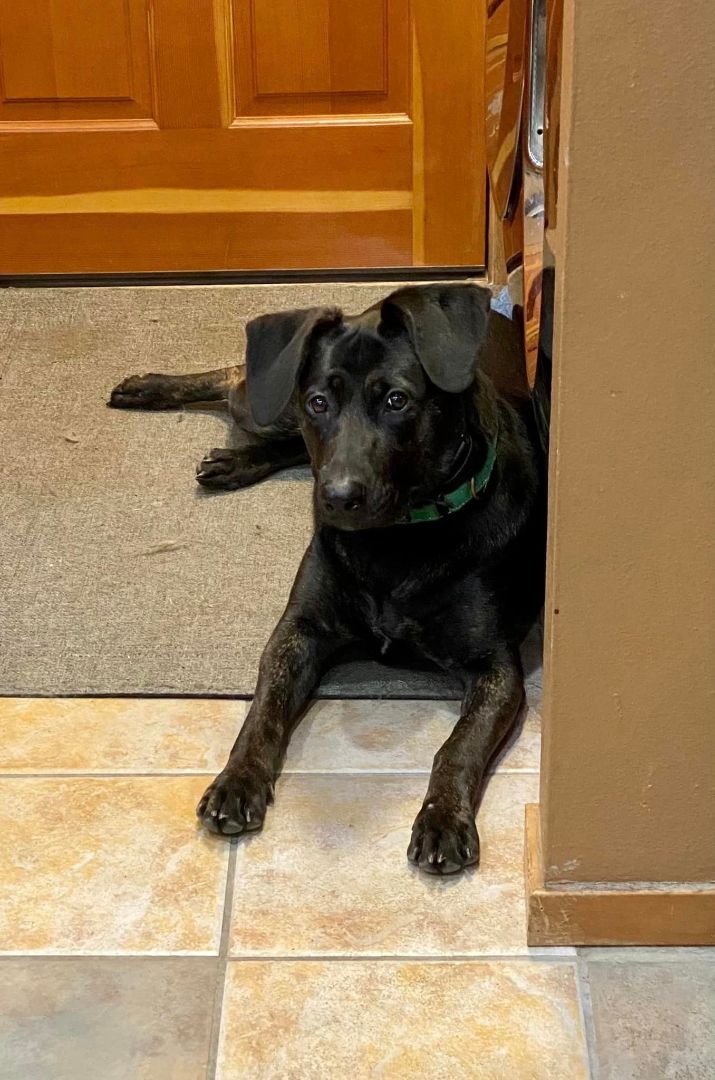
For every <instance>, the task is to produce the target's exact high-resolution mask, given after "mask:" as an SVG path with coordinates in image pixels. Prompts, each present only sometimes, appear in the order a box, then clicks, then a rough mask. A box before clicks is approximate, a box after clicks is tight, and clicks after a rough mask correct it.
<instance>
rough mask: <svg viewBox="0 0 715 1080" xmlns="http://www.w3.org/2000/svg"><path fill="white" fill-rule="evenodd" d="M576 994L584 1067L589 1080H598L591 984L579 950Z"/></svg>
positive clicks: (586, 965)
mask: <svg viewBox="0 0 715 1080" xmlns="http://www.w3.org/2000/svg"><path fill="white" fill-rule="evenodd" d="M576 993H577V996H578V1004H579V1011H580V1013H581V1023H582V1025H583V1040H584V1051H585V1057H586V1066H587V1068H588V1074H589V1076H590V1078H591V1080H599V1068H598V1053H597V1050H596V1029H595V1026H594V1020H593V1002H592V1000H591V982H590V979H589V976H588V964H587V962H586V960H585V958H584V957H583V956H582V955H581V953H580V952H579V950H578V949H577V950H576Z"/></svg>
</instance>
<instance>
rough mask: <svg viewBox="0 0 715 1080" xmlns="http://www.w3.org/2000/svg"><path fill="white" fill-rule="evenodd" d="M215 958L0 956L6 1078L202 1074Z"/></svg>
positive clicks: (147, 1078) (158, 1079)
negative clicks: (2, 957)
mask: <svg viewBox="0 0 715 1080" xmlns="http://www.w3.org/2000/svg"><path fill="white" fill-rule="evenodd" d="M217 968H218V961H217V960H211V959H206V958H202V957H193V958H191V959H179V958H173V957H172V958H170V959H168V958H167V959H158V958H151V959H133V960H127V959H104V960H99V959H88V958H87V959H81V960H75V959H63V960H50V959H45V958H42V959H39V958H37V959H32V960H26V959H12V960H7V959H6V960H2V961H0V1076H2V1078H3V1080H50V1078H51V1080H78V1077H82V1076H90V1075H91V1076H96V1077H101V1080H127V1078H129V1077H131V1078H132V1080H138V1078H141V1080H166V1078H168V1077H171V1080H199V1078H202V1077H204V1076H205V1075H206V1064H207V1059H208V1055H209V1043H210V1039H211V1023H212V1013H213V1003H214V993H215V984H216V978H217Z"/></svg>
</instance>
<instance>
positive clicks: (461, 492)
mask: <svg viewBox="0 0 715 1080" xmlns="http://www.w3.org/2000/svg"><path fill="white" fill-rule="evenodd" d="M496 459H497V440H496V438H494V439H492V440H491V441H490V442H489V444H488V446H487V456H486V458H485V459H484V464H483V465H482V467H481V469H480V470H479V472H478V473H477V474H476V476H473V477H472V478H471V480H465V481H464V483H463V484H460V485H459V487H457V488H455V489H454V490H453V491H448V492H447V493H446V494H445V495H440V496H438V498H437V499H435V500H434V502H426V503H422V504H421V505H420V506H413V507H411V508H410V509H409V510H408V511H407V514H408V516H407V518H406V520H405V521H404V522H403V524H405V525H410V524H412V523H413V522H415V523H416V522H420V521H439V520H440V519H441V518H443V517H447V515H448V514H453V513H454V511H455V510H461V509H462V507H463V506H466V505H467V503H468V502H471V500H472V499H476V497H477V496H478V495H479V494H480V492H482V491H484V489H485V487H486V486H487V484H488V483H489V479H490V477H491V475H492V471H493V469H494V462H495V461H496Z"/></svg>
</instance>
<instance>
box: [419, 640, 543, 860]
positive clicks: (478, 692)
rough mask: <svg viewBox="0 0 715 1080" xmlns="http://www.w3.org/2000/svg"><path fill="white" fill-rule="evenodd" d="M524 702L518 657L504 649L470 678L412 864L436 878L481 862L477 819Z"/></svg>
mask: <svg viewBox="0 0 715 1080" xmlns="http://www.w3.org/2000/svg"><path fill="white" fill-rule="evenodd" d="M523 700H524V682H523V677H522V671H521V663H520V660H519V657H518V655H516V654H515V653H513V652H512V651H511V650H509V649H506V648H505V649H504V650H502V651H500V652H499V654H498V655H496V656H495V657H494V658H493V659H492V661H491V663H490V664H489V666H488V667H486V668H484V669H483V670H481V671H480V672H479V673H475V674H474V675H473V676H471V677H470V681H469V685H468V689H467V692H466V694H465V697H464V701H463V702H462V711H461V715H460V717H459V720H458V721H457V724H456V726H455V728H454V731H453V732H452V734H451V735H450V737H449V738H448V739H447V741H446V743H445V744H444V746H442V747H441V749H440V750H439V751H438V752H437V754H436V756H435V759H434V764H433V767H432V774H431V776H430V782H429V788H428V790H427V795H426V797H425V801H424V803H423V804H422V809H421V810H420V812H419V814H418V815H417V819H416V820H415V824H414V826H413V829H412V838H411V840H410V846H409V848H408V850H407V857H408V859H409V860H410V862H413V863H415V864H416V865H417V866H419V867H420V869H421V870H425V871H427V873H430V874H453V873H456V872H457V871H458V870H462V869H464V867H465V866H474V865H475V864H476V863H478V862H479V836H478V833H477V828H476V824H475V816H476V811H477V807H478V805H479V801H480V799H481V795H482V791H483V788H484V782H485V779H486V775H487V769H488V767H489V762H490V761H491V759H492V758H493V757H494V754H495V753H496V751H497V750H498V749H499V747H500V746H501V744H502V743H503V742H504V740H505V738H506V736H507V735H508V733H509V731H510V730H511V728H512V727H513V725H514V722H515V720H516V718H517V715H518V713H519V709H520V707H521V704H522V702H523Z"/></svg>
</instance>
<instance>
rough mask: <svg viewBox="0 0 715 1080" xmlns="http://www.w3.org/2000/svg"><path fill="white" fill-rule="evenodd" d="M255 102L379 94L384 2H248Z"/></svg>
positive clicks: (382, 72) (383, 50) (383, 86)
mask: <svg viewBox="0 0 715 1080" xmlns="http://www.w3.org/2000/svg"><path fill="white" fill-rule="evenodd" d="M250 15H251V66H252V71H253V88H254V92H255V95H256V97H259V98H260V97H275V96H282V95H286V94H287V95H306V94H355V93H357V94H384V93H385V92H386V90H387V72H386V57H387V54H388V45H387V33H388V28H387V7H386V3H385V0H361V3H360V4H351V3H347V4H346V3H345V2H344V0H311V2H309V3H306V2H302V3H301V2H300V0H250Z"/></svg>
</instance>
